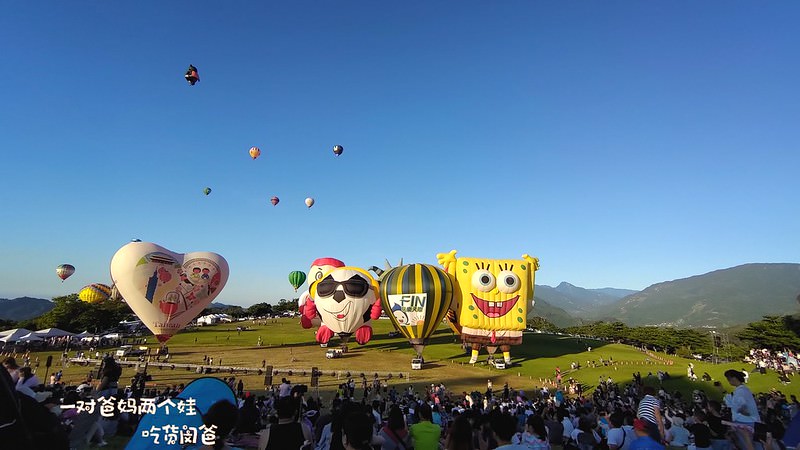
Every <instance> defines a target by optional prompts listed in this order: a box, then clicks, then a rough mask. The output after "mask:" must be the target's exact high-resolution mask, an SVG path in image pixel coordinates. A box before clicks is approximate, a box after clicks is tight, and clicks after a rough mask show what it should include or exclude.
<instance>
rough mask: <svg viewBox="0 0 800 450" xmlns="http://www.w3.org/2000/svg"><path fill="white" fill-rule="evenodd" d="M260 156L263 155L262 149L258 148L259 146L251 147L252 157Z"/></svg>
mask: <svg viewBox="0 0 800 450" xmlns="http://www.w3.org/2000/svg"><path fill="white" fill-rule="evenodd" d="M259 156H261V149H260V148H258V147H251V148H250V157H251V158H253V159H256V158H258V157H259Z"/></svg>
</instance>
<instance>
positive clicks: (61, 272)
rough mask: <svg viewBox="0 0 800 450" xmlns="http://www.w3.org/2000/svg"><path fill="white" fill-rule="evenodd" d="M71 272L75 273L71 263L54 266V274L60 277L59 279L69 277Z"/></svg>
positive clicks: (62, 279)
mask: <svg viewBox="0 0 800 450" xmlns="http://www.w3.org/2000/svg"><path fill="white" fill-rule="evenodd" d="M73 273H75V266H73V265H72V264H61V265H60V266H58V267H56V275H58V278H61V281H64V280H66V279H67V278H69V277H71V276H72V274H73Z"/></svg>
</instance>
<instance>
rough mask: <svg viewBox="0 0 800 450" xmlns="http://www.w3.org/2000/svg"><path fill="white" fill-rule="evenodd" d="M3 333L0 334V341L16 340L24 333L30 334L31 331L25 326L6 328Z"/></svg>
mask: <svg viewBox="0 0 800 450" xmlns="http://www.w3.org/2000/svg"><path fill="white" fill-rule="evenodd" d="M3 333H4V334H3V335H2V336H0V342H16V341H18V340H19V339H20V338H21V337H22V336H25V335H26V334H31V333H33V331H31V330H27V329H25V328H14V329H13V330H6V331H4V332H3Z"/></svg>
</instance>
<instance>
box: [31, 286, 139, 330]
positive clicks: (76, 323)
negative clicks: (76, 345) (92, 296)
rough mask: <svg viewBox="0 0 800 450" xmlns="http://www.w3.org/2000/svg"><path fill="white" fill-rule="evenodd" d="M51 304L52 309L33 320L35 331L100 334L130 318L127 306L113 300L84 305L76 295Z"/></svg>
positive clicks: (56, 300) (61, 298)
mask: <svg viewBox="0 0 800 450" xmlns="http://www.w3.org/2000/svg"><path fill="white" fill-rule="evenodd" d="M53 303H55V306H54V307H53V309H51V310H50V311H48V312H46V313H44V314H42V315H41V316H39V317H38V318H36V319H33V323H34V324H35V326H36V329H40V328H61V329H62V330H67V331H73V332H81V331H83V330H93V331H96V332H100V331H105V330H109V329H112V328H114V327H116V326H118V325H119V322H121V321H122V320H125V319H126V318H128V317H129V316H131V310H130V308H128V305H127V304H125V303H122V302H118V301H114V300H105V301H102V302H99V303H86V302H83V301H81V300H79V299H78V294H70V295H67V296H64V297H56V298H54V299H53Z"/></svg>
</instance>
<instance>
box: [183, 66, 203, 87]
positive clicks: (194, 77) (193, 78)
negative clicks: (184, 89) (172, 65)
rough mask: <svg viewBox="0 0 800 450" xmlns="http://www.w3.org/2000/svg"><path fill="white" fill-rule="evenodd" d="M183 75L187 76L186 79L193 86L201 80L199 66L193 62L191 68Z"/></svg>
mask: <svg viewBox="0 0 800 450" xmlns="http://www.w3.org/2000/svg"><path fill="white" fill-rule="evenodd" d="M183 77H184V78H186V81H188V82H189V84H190V85H192V86H194V84H195V83H197V82H198V81H200V75H198V74H197V67H195V66H193V65H191V64H189V69H188V70H187V71H186V74H185V75H184V76H183Z"/></svg>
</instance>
